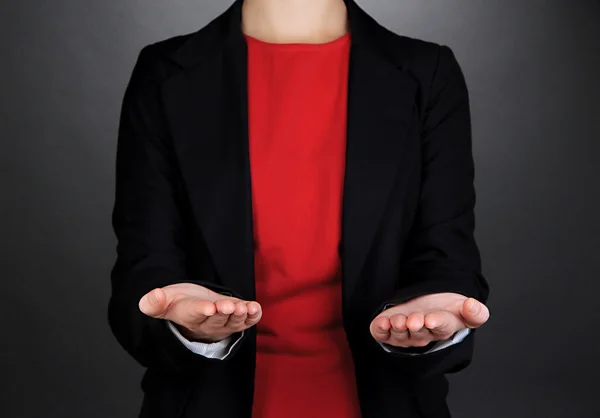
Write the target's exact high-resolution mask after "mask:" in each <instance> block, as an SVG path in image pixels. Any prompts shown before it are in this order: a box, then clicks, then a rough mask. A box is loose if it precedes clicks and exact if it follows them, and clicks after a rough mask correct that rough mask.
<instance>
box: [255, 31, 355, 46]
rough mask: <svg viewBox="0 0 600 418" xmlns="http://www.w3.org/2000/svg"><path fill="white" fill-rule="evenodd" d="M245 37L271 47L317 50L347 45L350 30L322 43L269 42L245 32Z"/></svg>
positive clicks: (257, 43)
mask: <svg viewBox="0 0 600 418" xmlns="http://www.w3.org/2000/svg"><path fill="white" fill-rule="evenodd" d="M244 37H245V38H246V40H247V41H248V42H250V43H254V44H256V45H260V46H262V47H265V48H271V49H286V50H289V49H292V50H300V49H301V50H316V49H329V48H334V47H337V46H341V45H345V44H346V43H347V42H348V41H349V40H350V32H346V33H345V34H343V35H342V36H340V37H338V38H335V39H333V40H331V41H327V42H322V43H308V42H291V43H276V42H267V41H263V40H261V39H258V38H255V37H253V36H250V35H248V34H245V33H244Z"/></svg>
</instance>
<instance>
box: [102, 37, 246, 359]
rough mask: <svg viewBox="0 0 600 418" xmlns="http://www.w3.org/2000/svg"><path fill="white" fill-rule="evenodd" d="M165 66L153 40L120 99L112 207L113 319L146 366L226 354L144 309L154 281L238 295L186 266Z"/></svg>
mask: <svg viewBox="0 0 600 418" xmlns="http://www.w3.org/2000/svg"><path fill="white" fill-rule="evenodd" d="M163 68H164V67H163V66H162V65H161V63H160V60H159V58H158V55H157V54H155V53H153V49H152V45H149V46H146V47H144V48H143V49H142V50H141V51H140V53H139V55H138V58H137V61H136V63H135V65H134V68H133V71H132V74H131V76H130V79H129V82H128V84H127V87H126V89H125V94H124V97H123V101H122V105H121V112H120V119H119V129H118V141H117V151H116V188H115V190H116V193H115V201H114V207H113V212H112V226H113V229H114V232H115V235H116V237H117V258H116V262H115V263H114V266H113V268H112V271H111V296H110V301H109V304H108V322H109V325H110V327H111V330H112V332H113V334H114V335H115V337H116V339H117V340H118V342H119V344H120V345H121V346H122V347H123V348H124V349H125V350H126V351H127V352H128V353H129V354H130V355H131V356H132V357H133V358H134V359H135V360H136V361H137V362H138V363H140V364H141V365H142V366H145V367H157V368H162V369H171V370H190V368H194V367H202V366H203V365H205V364H206V362H219V361H223V360H218V359H210V358H207V357H203V356H198V355H196V354H194V353H193V352H191V351H190V350H188V349H187V348H186V347H185V346H184V345H183V344H182V343H181V342H180V341H179V340H178V339H177V338H176V337H175V335H174V334H173V333H172V332H171V331H170V330H169V328H168V325H167V321H165V320H162V319H154V318H151V317H148V316H146V315H144V314H143V313H142V312H141V311H140V309H139V306H138V303H139V300H140V298H141V297H142V296H143V295H144V294H146V293H147V292H149V291H150V290H152V289H154V288H157V287H163V286H167V285H170V284H174V283H182V282H189V283H196V284H199V285H203V286H206V287H208V288H210V289H212V290H214V291H216V292H219V293H223V294H227V295H231V296H237V295H235V294H234V293H233V292H231V290H230V289H227V288H223V287H220V286H217V285H214V284H212V283H207V282H203V281H202V280H196V279H194V280H191V279H190V277H188V275H187V272H186V251H185V234H184V231H185V225H184V216H183V214H182V213H183V212H182V201H183V196H184V193H183V187H182V182H181V179H180V175H179V170H178V166H177V164H176V161H175V155H174V150H173V148H172V146H171V144H170V140H169V134H168V129H167V127H166V122H165V119H164V117H163V113H162V111H161V103H160V95H159V83H160V81H161V79H162V78H163V77H164V73H165V72H164V70H163ZM240 345H241V344H236V346H235V348H233V349H232V352H231V353H230V355H229V356H228V358H231V357H232V356H234V355H235V351H236V349H237V348H238V347H239V346H240Z"/></svg>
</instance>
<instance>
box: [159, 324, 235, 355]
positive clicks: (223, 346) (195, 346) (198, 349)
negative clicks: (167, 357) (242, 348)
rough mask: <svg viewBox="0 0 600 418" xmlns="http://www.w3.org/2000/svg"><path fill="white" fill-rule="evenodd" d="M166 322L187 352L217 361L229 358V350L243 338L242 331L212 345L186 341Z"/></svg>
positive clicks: (173, 326)
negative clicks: (235, 336) (235, 335)
mask: <svg viewBox="0 0 600 418" xmlns="http://www.w3.org/2000/svg"><path fill="white" fill-rule="evenodd" d="M166 322H167V326H168V327H169V329H170V330H171V332H173V334H174V335H175V337H177V339H178V340H179V342H181V344H183V346H184V347H186V348H187V349H188V350H190V351H191V352H193V353H194V354H198V355H200V356H204V357H207V358H212V359H217V360H225V359H226V358H227V356H229V354H230V353H231V350H233V347H235V345H236V344H237V343H238V342H239V341H241V339H242V337H243V336H244V331H242V332H241V333H239V335H238V336H237V338H234V336H233V335H230V336H229V337H227V338H225V339H223V340H221V341H217V342H214V343H201V342H198V341H190V340H188V339H187V338H185V337H184V336H183V335H181V333H180V332H179V330H178V329H177V328H176V327H175V325H173V323H172V322H171V321H166Z"/></svg>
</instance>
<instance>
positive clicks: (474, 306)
mask: <svg viewBox="0 0 600 418" xmlns="http://www.w3.org/2000/svg"><path fill="white" fill-rule="evenodd" d="M460 315H461V316H462V318H463V320H464V323H465V325H466V326H467V327H468V328H478V327H480V326H481V325H483V324H485V323H486V322H487V320H488V319H489V317H490V311H489V309H488V308H487V306H485V305H484V304H483V303H481V302H479V301H477V300H476V299H473V298H468V299H466V300H465V301H464V302H463V305H462V309H461V310H460Z"/></svg>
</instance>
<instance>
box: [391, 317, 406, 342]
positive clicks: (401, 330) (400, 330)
mask: <svg viewBox="0 0 600 418" xmlns="http://www.w3.org/2000/svg"><path fill="white" fill-rule="evenodd" d="M406 319H407V317H406V315H403V314H394V315H392V316H390V325H391V329H390V334H391V335H390V337H391V338H390V340H393V341H394V342H396V343H399V342H407V341H408V338H409V334H408V328H407V327H406Z"/></svg>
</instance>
